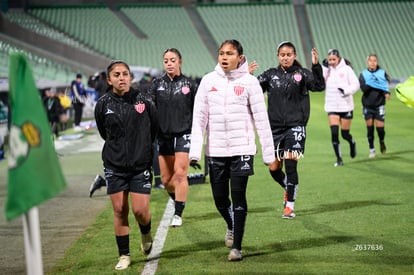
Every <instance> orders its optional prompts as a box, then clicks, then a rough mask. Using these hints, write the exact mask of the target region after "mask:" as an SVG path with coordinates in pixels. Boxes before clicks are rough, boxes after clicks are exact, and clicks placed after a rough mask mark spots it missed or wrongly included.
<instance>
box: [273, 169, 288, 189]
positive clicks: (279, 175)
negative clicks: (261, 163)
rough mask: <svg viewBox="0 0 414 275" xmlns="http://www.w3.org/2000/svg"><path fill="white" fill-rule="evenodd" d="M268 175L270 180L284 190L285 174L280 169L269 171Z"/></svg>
mask: <svg viewBox="0 0 414 275" xmlns="http://www.w3.org/2000/svg"><path fill="white" fill-rule="evenodd" d="M269 172H270V175H271V176H272V178H273V179H274V180H275V181H276V182H277V183H279V184H280V186H282V188H283V189H286V183H285V177H286V176H285V173H283V171H282V169H277V170H275V171H272V170H269Z"/></svg>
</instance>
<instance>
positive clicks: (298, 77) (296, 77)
mask: <svg viewBox="0 0 414 275" xmlns="http://www.w3.org/2000/svg"><path fill="white" fill-rule="evenodd" d="M293 79H294V80H295V81H296V82H300V81H301V80H302V74H300V73H295V74H294V75H293Z"/></svg>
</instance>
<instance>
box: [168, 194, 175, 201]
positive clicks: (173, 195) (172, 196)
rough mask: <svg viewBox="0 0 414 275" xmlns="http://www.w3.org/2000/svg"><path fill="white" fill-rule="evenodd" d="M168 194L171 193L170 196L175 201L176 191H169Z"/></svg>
mask: <svg viewBox="0 0 414 275" xmlns="http://www.w3.org/2000/svg"><path fill="white" fill-rule="evenodd" d="M168 195H170V198H171V199H172V200H173V201H175V193H170V192H168Z"/></svg>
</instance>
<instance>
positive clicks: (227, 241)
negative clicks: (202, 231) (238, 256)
mask: <svg viewBox="0 0 414 275" xmlns="http://www.w3.org/2000/svg"><path fill="white" fill-rule="evenodd" d="M224 245H225V246H226V247H228V248H231V247H232V246H233V231H232V230H229V229H227V231H226V235H225V236H224Z"/></svg>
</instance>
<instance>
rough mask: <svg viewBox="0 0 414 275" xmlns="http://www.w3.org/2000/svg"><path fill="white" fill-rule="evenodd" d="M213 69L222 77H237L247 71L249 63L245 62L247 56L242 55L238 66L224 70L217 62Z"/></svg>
mask: <svg viewBox="0 0 414 275" xmlns="http://www.w3.org/2000/svg"><path fill="white" fill-rule="evenodd" d="M214 70H215V71H216V72H217V73H218V74H219V75H220V76H222V77H227V78H228V79H237V78H240V77H242V76H243V75H245V74H246V73H247V74H248V73H249V65H248V62H247V58H246V57H245V56H243V57H242V59H241V60H240V63H239V66H238V67H237V69H235V70H231V71H229V72H224V71H223V69H222V68H221V66H220V64H219V63H217V65H216V67H215V68H214Z"/></svg>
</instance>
